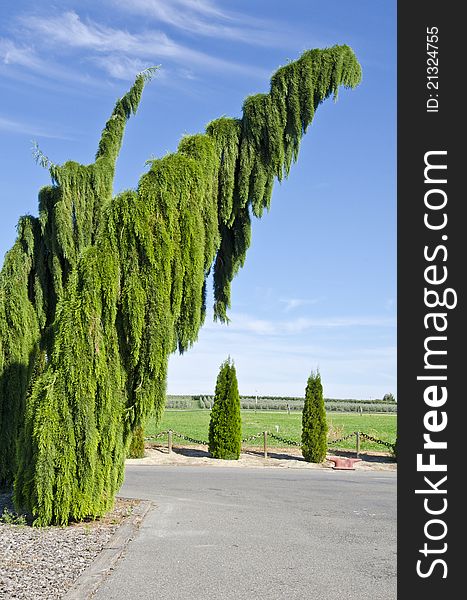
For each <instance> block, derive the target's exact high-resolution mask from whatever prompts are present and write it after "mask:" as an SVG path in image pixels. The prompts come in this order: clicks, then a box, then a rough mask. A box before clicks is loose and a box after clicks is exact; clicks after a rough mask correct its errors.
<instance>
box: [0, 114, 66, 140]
mask: <svg viewBox="0 0 467 600" xmlns="http://www.w3.org/2000/svg"><path fill="white" fill-rule="evenodd" d="M0 131H6V132H8V133H16V134H22V135H30V136H32V137H45V138H49V139H59V140H73V139H74V138H73V137H71V136H69V135H66V134H64V133H60V132H59V131H53V127H52V126H49V128H41V127H37V126H35V125H31V124H29V123H27V122H25V121H16V120H14V119H9V118H5V117H0Z"/></svg>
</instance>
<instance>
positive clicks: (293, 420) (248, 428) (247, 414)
mask: <svg viewBox="0 0 467 600" xmlns="http://www.w3.org/2000/svg"><path fill="white" fill-rule="evenodd" d="M327 418H328V426H329V440H330V441H331V440H333V439H336V438H340V437H343V436H345V435H347V434H349V433H352V432H353V431H363V432H364V433H366V434H368V435H370V436H372V437H375V438H378V439H381V440H384V441H386V442H390V443H391V444H393V443H394V442H395V441H396V432H397V429H396V427H397V417H396V415H395V414H362V415H359V414H345V413H327ZM209 419H210V411H208V410H171V409H167V410H166V411H165V413H164V416H163V417H162V421H161V422H160V423H159V425H158V426H156V424H155V422H154V420H150V422H149V423H148V425H147V427H146V431H145V433H146V436H151V435H156V434H157V433H159V432H161V431H166V430H168V429H172V430H173V431H178V432H179V433H182V434H184V435H187V436H189V437H192V438H194V439H197V440H203V441H207V439H208V429H209ZM301 425H302V416H301V413H291V414H290V415H289V414H287V413H284V412H273V411H270V410H269V411H257V412H256V413H255V412H254V411H252V410H243V411H242V437H243V438H247V437H249V436H251V435H255V434H257V433H260V432H262V431H270V432H271V433H277V435H278V436H280V437H283V438H285V439H289V440H293V441H296V442H300V436H301ZM277 427H278V428H279V431H277ZM163 442H164V443H165V442H166V439H165V440H163ZM174 443H182V442H181V441H180V440H178V439H177V438H174ZM184 443H186V442H184ZM261 444H262V440H261V439H259V440H254V441H251V442H248V445H250V446H260V445H261ZM268 445H269V446H270V447H271V448H273V447H284V446H285V444H283V443H281V442H278V441H276V440H274V439H273V438H270V439H269V444H268ZM332 447H335V448H342V449H346V448H355V437H352V438H351V439H349V440H346V441H343V442H339V443H338V444H332ZM361 449H362V450H380V451H386V450H387V448H385V447H384V446H381V445H379V444H376V443H374V442H369V441H365V440H362V442H361Z"/></svg>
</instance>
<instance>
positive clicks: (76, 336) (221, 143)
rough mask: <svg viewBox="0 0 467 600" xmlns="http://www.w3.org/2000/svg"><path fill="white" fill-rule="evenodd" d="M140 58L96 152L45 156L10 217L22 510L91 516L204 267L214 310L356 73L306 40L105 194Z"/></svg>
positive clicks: (7, 332) (196, 322) (3, 277)
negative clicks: (305, 147)
mask: <svg viewBox="0 0 467 600" xmlns="http://www.w3.org/2000/svg"><path fill="white" fill-rule="evenodd" d="M151 75H152V71H149V72H145V73H143V74H140V75H139V76H138V77H137V78H136V81H135V83H134V85H133V86H132V88H131V89H130V90H129V92H128V93H127V94H126V95H125V96H123V98H121V99H120V100H118V101H117V103H116V105H115V109H114V111H113V113H112V115H111V117H110V119H109V121H108V122H107V124H106V126H105V128H104V131H103V133H102V137H101V140H100V142H99V147H98V151H97V154H96V159H95V162H94V163H92V164H90V165H80V164H78V163H75V162H72V161H69V162H67V163H65V164H64V165H61V166H58V165H55V164H53V163H51V162H50V161H49V160H48V159H47V158H46V157H44V156H43V155H41V154H40V153H39V159H40V161H41V163H42V164H44V165H46V166H48V168H49V169H50V174H51V178H52V185H51V186H49V187H46V188H43V189H42V190H41V192H40V194H39V216H38V217H32V216H26V217H22V218H21V219H20V222H19V225H18V238H17V241H16V242H15V244H14V246H13V248H12V249H11V250H10V252H9V253H8V254H7V256H6V258H5V263H4V266H3V269H2V271H1V273H0V482H7V483H8V482H11V481H12V480H14V489H15V501H16V504H17V507H18V508H21V509H25V510H28V511H30V512H31V513H32V514H33V515H34V516H35V517H36V523H38V524H49V523H58V524H63V523H67V522H68V521H69V520H70V519H82V518H84V517H93V516H97V515H102V514H103V513H105V512H106V511H107V510H108V509H109V508H110V507H111V506H112V504H113V499H114V496H115V494H116V492H117V490H118V489H119V487H120V485H121V483H122V480H123V469H124V459H125V456H126V452H127V450H128V445H129V442H130V439H131V434H132V432H133V431H135V429H137V428H138V427H142V426H144V423H145V420H146V418H147V416H148V414H149V413H150V412H151V411H153V410H155V412H156V415H157V416H160V415H161V414H162V410H163V407H164V402H165V385H166V374H167V363H168V357H169V355H170V354H171V353H172V352H174V351H175V350H177V349H178V350H179V351H180V352H183V351H184V350H186V349H187V348H189V347H190V346H191V345H192V344H193V343H194V342H195V341H196V339H197V336H198V332H199V329H200V327H201V325H202V323H203V321H204V316H205V309H206V298H205V292H206V278H207V277H208V275H209V273H210V272H211V270H213V277H214V315H215V318H216V319H220V320H221V321H227V320H228V318H227V309H228V308H229V307H230V285H231V281H232V279H233V277H234V276H235V274H236V273H237V271H238V269H239V268H240V267H241V266H242V265H243V263H244V261H245V256H246V252H247V249H248V247H249V245H250V240H251V215H252V214H254V215H255V216H257V217H259V216H261V214H262V212H263V210H264V208H266V209H269V205H270V200H271V192H272V184H273V181H274V178H278V179H282V178H283V177H284V176H286V175H287V174H288V172H289V170H290V165H291V163H292V161H294V160H296V159H297V156H298V149H299V145H300V140H301V137H302V135H303V134H304V133H305V131H306V129H307V127H308V125H309V124H310V122H311V121H312V119H313V116H314V113H315V110H316V108H317V107H318V105H319V104H320V103H321V102H322V101H323V100H325V99H326V98H327V97H328V96H330V95H334V96H336V95H337V90H338V87H339V86H340V85H344V86H346V87H355V86H356V85H357V84H358V83H359V81H360V78H361V70H360V65H359V64H358V62H357V60H356V58H355V56H354V54H353V52H352V50H351V49H350V48H349V47H348V46H334V47H333V48H327V49H325V50H311V51H307V52H305V53H304V54H303V55H302V56H301V57H300V58H299V59H298V60H297V61H295V62H291V63H290V64H288V65H286V66H285V67H282V68H281V69H279V70H278V71H277V72H276V73H275V74H274V75H273V77H272V79H271V87H270V91H269V93H268V94H259V95H256V96H252V97H250V98H248V99H247V100H246V101H245V104H244V107H243V116H242V118H237V119H229V118H226V117H223V118H221V119H217V120H216V121H213V122H212V123H210V124H209V125H208V127H207V129H206V133H205V134H197V135H192V136H186V137H184V138H183V139H182V140H181V142H180V144H179V147H178V151H177V152H176V153H174V154H169V155H167V156H165V157H164V158H161V159H157V160H154V161H152V163H151V166H150V169H149V171H148V172H147V173H146V174H144V175H143V176H142V177H141V179H140V181H139V185H138V188H137V189H136V190H130V191H126V192H124V193H122V194H119V195H118V196H116V197H114V198H112V184H113V177H114V170H115V161H116V158H117V156H118V153H119V150H120V146H121V143H122V139H123V133H124V129H125V125H126V122H127V120H128V118H129V116H130V115H131V114H132V113H134V112H135V111H136V109H137V107H138V104H139V101H140V98H141V93H142V91H143V88H144V84H145V82H146V81H147V79H148V78H150V76H151Z"/></svg>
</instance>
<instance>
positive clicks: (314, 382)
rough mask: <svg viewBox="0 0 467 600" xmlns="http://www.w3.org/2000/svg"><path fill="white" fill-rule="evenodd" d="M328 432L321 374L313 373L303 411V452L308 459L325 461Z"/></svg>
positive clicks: (309, 460)
mask: <svg viewBox="0 0 467 600" xmlns="http://www.w3.org/2000/svg"><path fill="white" fill-rule="evenodd" d="M327 433H328V426H327V421H326V410H325V408H324V398H323V386H322V384H321V375H320V374H319V373H312V374H311V375H310V377H309V378H308V382H307V386H306V390H305V404H304V406H303V412H302V454H303V458H304V459H305V460H306V461H308V462H313V463H320V462H323V460H324V459H325V458H326V450H327Z"/></svg>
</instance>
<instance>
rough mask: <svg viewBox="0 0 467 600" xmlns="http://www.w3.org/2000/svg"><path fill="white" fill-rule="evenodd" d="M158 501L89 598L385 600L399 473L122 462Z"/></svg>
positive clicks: (128, 491) (142, 494)
mask: <svg viewBox="0 0 467 600" xmlns="http://www.w3.org/2000/svg"><path fill="white" fill-rule="evenodd" d="M120 495H122V496H126V497H136V498H145V499H149V500H152V501H154V502H155V504H156V506H155V507H154V509H152V510H151V511H150V513H149V514H148V515H147V517H146V519H145V520H144V522H143V524H142V525H141V529H140V531H139V533H138V535H137V537H136V538H135V539H134V540H132V541H131V542H130V544H129V546H128V547H127V550H126V551H125V554H124V556H123V557H122V558H121V559H120V561H119V562H118V563H117V567H116V568H115V570H114V571H113V572H112V574H111V575H110V577H109V578H108V579H107V580H106V581H105V582H104V583H102V585H101V586H100V588H99V589H98V591H97V593H96V594H95V596H93V599H94V600H110V599H112V600H133V599H135V600H136V599H137V600H155V599H157V600H159V599H161V600H182V599H183V600H234V599H235V600H256V599H258V600H285V599H286V600H295V599H297V600H298V599H300V600H304V599H308V598H310V599H316V600H328V599H329V600H331V599H332V600H341V599H342V600H344V599H345V600H353V599H355V600H357V599H358V600H366V599H368V600H392V599H395V598H396V474H395V473H393V472H377V471H347V472H346V471H333V470H313V471H312V470H300V469H284V470H282V469H242V468H219V467H218V468H209V467H179V466H176V467H161V466H129V467H127V470H126V479H125V483H124V485H123V487H122V489H121V491H120Z"/></svg>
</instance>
